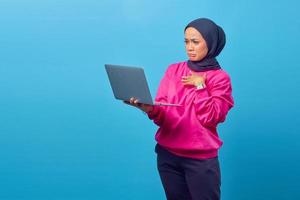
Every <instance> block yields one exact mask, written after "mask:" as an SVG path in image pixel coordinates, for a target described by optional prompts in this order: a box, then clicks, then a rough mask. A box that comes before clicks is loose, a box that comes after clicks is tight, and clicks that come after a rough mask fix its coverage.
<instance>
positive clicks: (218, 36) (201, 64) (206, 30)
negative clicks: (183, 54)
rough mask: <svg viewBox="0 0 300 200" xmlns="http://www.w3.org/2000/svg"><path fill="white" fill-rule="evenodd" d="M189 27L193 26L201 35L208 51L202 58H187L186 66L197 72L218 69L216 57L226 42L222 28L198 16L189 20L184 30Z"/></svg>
mask: <svg viewBox="0 0 300 200" xmlns="http://www.w3.org/2000/svg"><path fill="white" fill-rule="evenodd" d="M189 27H193V28H195V29H196V30H197V31H199V33H200V34H201V35H202V37H203V38H204V40H205V41H206V45H207V48H208V53H207V55H206V56H205V57H204V58H203V59H202V60H199V61H191V60H188V63H187V64H188V67H189V68H190V69H191V70H193V71H197V72H203V71H208V70H215V69H220V68H221V67H220V65H219V63H218V61H217V59H216V57H217V56H218V55H219V54H220V53H221V51H222V49H223V48H224V46H225V43H226V36H225V33H224V31H223V29H222V28H221V27H220V26H218V25H217V24H215V23H214V22H213V21H212V20H210V19H207V18H199V19H196V20H194V21H192V22H190V23H189V24H188V25H187V26H186V27H185V29H184V31H185V30H186V29H187V28H189Z"/></svg>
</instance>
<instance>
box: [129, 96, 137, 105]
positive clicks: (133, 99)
mask: <svg viewBox="0 0 300 200" xmlns="http://www.w3.org/2000/svg"><path fill="white" fill-rule="evenodd" d="M129 102H130V103H131V104H138V103H139V100H138V99H136V98H134V97H131V98H130V100H129Z"/></svg>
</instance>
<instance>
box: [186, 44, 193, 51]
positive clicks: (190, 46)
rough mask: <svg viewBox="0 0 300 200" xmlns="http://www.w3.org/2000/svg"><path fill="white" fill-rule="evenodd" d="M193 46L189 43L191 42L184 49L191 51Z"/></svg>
mask: <svg viewBox="0 0 300 200" xmlns="http://www.w3.org/2000/svg"><path fill="white" fill-rule="evenodd" d="M193 48H194V47H193V44H192V43H191V42H189V43H188V44H187V45H186V49H187V50H188V51H192V50H193Z"/></svg>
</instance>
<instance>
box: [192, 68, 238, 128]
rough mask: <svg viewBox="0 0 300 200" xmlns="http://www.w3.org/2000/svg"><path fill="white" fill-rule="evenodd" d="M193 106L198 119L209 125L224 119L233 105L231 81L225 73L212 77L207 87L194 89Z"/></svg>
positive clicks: (211, 125) (212, 125)
mask: <svg viewBox="0 0 300 200" xmlns="http://www.w3.org/2000/svg"><path fill="white" fill-rule="evenodd" d="M196 93H197V94H196V97H195V99H194V106H195V109H196V114H197V118H198V119H199V121H200V122H201V123H202V124H203V125H205V126H210V127H215V126H216V125H217V124H218V123H220V122H223V121H225V118H226V115H227V113H228V111H229V110H230V109H231V108H232V107H233V105H234V101H233V97H232V87H231V81H230V78H229V76H228V75H227V74H225V73H220V74H217V75H215V76H214V77H212V80H211V84H209V87H207V88H204V89H200V90H197V91H196Z"/></svg>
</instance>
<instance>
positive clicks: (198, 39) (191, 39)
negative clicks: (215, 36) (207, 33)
mask: <svg viewBox="0 0 300 200" xmlns="http://www.w3.org/2000/svg"><path fill="white" fill-rule="evenodd" d="M184 39H185V40H189V39H188V38H184ZM190 40H200V39H199V38H191V39H190Z"/></svg>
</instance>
